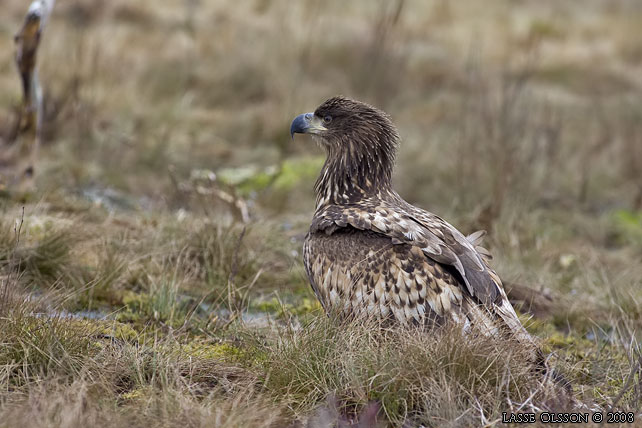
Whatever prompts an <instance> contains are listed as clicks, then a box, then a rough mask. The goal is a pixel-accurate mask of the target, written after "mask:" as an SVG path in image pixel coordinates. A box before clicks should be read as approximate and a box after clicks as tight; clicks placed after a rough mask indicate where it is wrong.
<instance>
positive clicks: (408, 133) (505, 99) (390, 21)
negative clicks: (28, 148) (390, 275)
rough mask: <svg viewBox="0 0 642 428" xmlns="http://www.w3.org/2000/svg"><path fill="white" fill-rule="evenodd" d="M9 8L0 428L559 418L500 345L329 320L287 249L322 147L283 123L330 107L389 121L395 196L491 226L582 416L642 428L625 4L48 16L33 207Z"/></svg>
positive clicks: (531, 322)
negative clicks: (615, 416)
mask: <svg viewBox="0 0 642 428" xmlns="http://www.w3.org/2000/svg"><path fill="white" fill-rule="evenodd" d="M27 7H28V2H26V1H23V0H0V9H1V10H2V13H1V14H0V168H1V170H2V174H3V177H4V178H3V183H4V186H3V190H2V192H3V193H2V196H1V198H0V212H1V217H0V220H1V221H0V281H1V283H0V343H1V345H0V427H13V426H30V427H49V426H58V427H84V426H114V427H115V426H123V425H126V426H159V427H165V426H166V427H172V426H190V427H192V426H193V427H200V426H203V427H205V426H217V427H219V426H226V427H228V426H229V427H234V426H243V427H282V426H293V427H294V426H310V427H329V426H333V425H332V424H333V423H340V424H343V425H337V426H349V424H351V423H352V424H355V425H354V426H372V425H373V424H374V422H373V421H374V418H375V415H376V414H378V421H379V424H380V425H381V426H387V425H388V424H389V425H390V426H406V427H411V426H420V425H423V426H435V427H437V426H439V427H444V426H482V425H483V426H495V425H501V412H503V411H517V410H521V411H526V410H528V411H533V410H541V409H547V408H555V405H554V403H552V402H551V401H550V400H548V401H547V400H546V398H545V394H544V392H542V390H541V389H542V388H541V386H542V385H541V384H540V383H539V381H538V379H537V377H536V376H534V375H533V373H531V372H530V371H529V369H528V367H526V366H525V365H524V363H523V359H521V358H520V355H519V350H516V349H511V347H510V346H508V345H506V344H502V343H488V342H487V341H482V340H477V339H474V338H472V339H466V340H462V339H461V337H459V335H458V334H457V333H456V332H455V334H452V333H450V332H448V331H442V332H435V333H434V335H432V336H426V335H424V336H420V335H416V334H412V333H409V332H396V333H394V334H392V335H385V334H384V335H383V336H381V335H379V334H378V333H376V332H375V331H374V329H372V328H368V326H367V325H366V326H363V325H351V326H342V325H340V324H338V322H337V321H334V320H332V319H327V318H326V317H325V316H324V315H323V314H322V311H321V310H320V308H319V305H318V303H317V302H316V299H315V298H314V295H313V293H312V292H311V290H310V288H309V286H308V283H307V279H306V278H305V274H304V271H303V268H302V264H301V245H302V239H303V237H304V235H305V233H306V230H307V226H308V224H309V219H310V217H311V214H312V212H313V209H314V194H313V189H312V188H313V183H314V180H315V179H316V175H317V173H318V171H319V169H320V167H321V164H322V162H323V154H322V152H321V150H320V149H319V148H318V147H316V146H315V145H314V144H313V143H312V142H311V141H310V140H309V139H308V138H305V137H297V139H296V140H294V141H292V140H291V139H290V136H289V133H288V129H289V124H290V121H291V119H292V118H293V117H294V116H295V115H297V114H299V113H301V112H306V111H311V110H313V109H314V108H315V107H316V106H317V105H319V104H320V103H321V102H322V101H323V100H325V99H326V98H328V97H330V96H333V95H336V94H344V95H347V96H350V97H353V98H357V99H360V100H364V101H367V102H369V103H371V104H374V105H377V106H379V107H380V108H382V109H383V110H385V111H386V112H388V113H389V114H390V115H391V116H392V118H393V120H394V122H395V123H396V124H397V126H398V128H399V130H400V134H401V136H402V139H403V142H402V146H401V149H400V153H399V156H398V168H397V170H396V173H395V185H396V187H397V189H398V191H399V192H400V193H401V195H402V196H404V197H405V198H406V199H407V200H408V201H410V202H411V203H413V204H416V205H419V206H422V207H424V208H426V209H428V210H430V211H432V212H434V213H436V214H438V215H440V216H442V217H444V218H446V219H448V220H449V221H450V222H451V223H453V224H454V225H456V226H457V227H458V228H459V229H460V230H462V231H463V232H465V233H470V232H473V231H475V230H477V229H479V228H484V229H487V230H488V231H489V235H488V237H487V238H486V242H485V246H487V247H488V248H489V249H490V250H491V252H492V253H493V254H494V257H495V258H494V266H495V267H496V269H497V270H498V272H499V273H500V275H501V276H502V278H503V279H504V281H505V282H506V287H507V289H508V290H510V296H511V299H512V300H513V302H514V303H515V305H516V307H517V308H518V309H519V311H520V313H521V314H522V315H523V319H524V322H525V323H526V324H527V325H528V328H529V330H530V331H532V332H533V333H534V334H536V335H537V336H538V337H540V338H541V339H542V344H543V346H544V348H545V349H546V350H547V351H551V352H553V354H552V360H551V361H552V363H553V364H554V365H556V366H557V367H558V368H559V370H560V371H561V372H563V373H564V374H565V376H566V377H567V378H568V379H569V380H570V381H571V382H572V383H573V389H574V394H575V396H576V398H577V399H578V400H579V401H581V402H582V403H584V405H585V406H586V408H585V409H588V408H592V409H602V410H607V409H611V408H615V409H620V410H624V411H629V412H634V414H635V419H636V424H639V425H640V426H642V422H639V421H640V420H642V419H641V418H642V414H639V412H640V406H641V403H642V401H641V400H642V378H641V374H642V372H641V370H642V369H641V366H640V363H641V362H642V353H641V352H640V345H639V343H638V341H639V338H640V328H641V327H642V29H641V27H640V22H642V3H641V2H640V1H636V0H612V1H597V0H582V1H579V0H569V1H565V2H560V1H557V0H543V1H537V2H535V1H523V0H520V1H508V0H496V1H492V2H489V1H485V2H476V1H472V0H465V1H457V2H449V1H446V0H432V1H419V0H395V1H382V0H381V1H365V0H364V1H350V2H344V1H325V2H318V1H297V2H292V1H286V0H252V1H243V2H227V1H222V0H218V1H217V0H207V1H206V0H181V1H179V0H166V1H162V2H160V1H151V0H139V1H136V2H131V1H128V0H110V1H106V0H59V1H58V2H57V3H56V6H55V9H54V11H53V14H52V16H51V19H50V21H49V23H48V25H47V27H46V29H45V33H44V36H43V39H42V41H41V46H40V51H39V58H38V61H39V65H40V79H41V84H42V86H43V88H44V95H45V96H44V101H45V112H44V125H43V126H44V130H43V141H44V144H43V146H42V147H41V150H40V152H39V158H38V163H37V165H36V181H35V187H33V188H32V189H28V190H24V189H22V190H18V189H16V188H14V186H11V183H10V182H11V179H10V177H11V173H12V172H11V171H12V167H13V166H14V165H15V163H16V162H17V160H16V158H15V156H13V154H14V153H16V152H17V151H16V150H15V147H16V145H19V144H21V142H20V138H15V137H16V135H15V132H14V131H15V129H16V120H17V119H16V118H17V111H18V107H19V105H20V97H21V87H20V81H19V78H18V74H17V72H16V68H15V64H14V59H13V49H14V48H13V35H14V34H15V33H16V32H17V30H18V29H19V27H20V25H21V23H22V20H23V19H24V15H25V12H26V9H27ZM585 411H587V410H585ZM358 423H360V424H361V425H356V424H358Z"/></svg>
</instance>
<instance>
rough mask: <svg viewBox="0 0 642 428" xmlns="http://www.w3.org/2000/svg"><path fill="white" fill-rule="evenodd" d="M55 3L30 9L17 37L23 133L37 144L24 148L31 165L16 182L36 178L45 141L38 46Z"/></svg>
mask: <svg viewBox="0 0 642 428" xmlns="http://www.w3.org/2000/svg"><path fill="white" fill-rule="evenodd" d="M54 3H55V0H35V1H33V2H32V3H31V5H30V6H29V9H28V11H27V14H26V16H25V19H24V23H23V25H22V27H21V28H20V30H19V31H18V32H17V33H16V35H15V37H14V42H15V45H16V54H15V60H16V65H17V67H18V72H19V74H20V79H21V81H22V91H23V107H22V111H21V115H20V119H19V122H18V126H19V133H20V134H24V133H29V134H30V135H33V141H32V142H29V143H27V144H24V146H25V149H26V151H27V156H28V159H29V160H28V162H27V165H26V167H25V168H24V169H23V170H22V171H19V172H18V174H19V175H18V176H17V177H16V180H21V179H22V178H24V177H25V176H26V177H27V178H29V177H31V176H32V175H33V169H34V164H35V161H36V157H37V152H38V147H39V146H40V143H41V139H42V121H43V105H42V90H41V88H40V82H39V80H38V67H37V64H36V62H37V61H36V59H37V54H38V46H39V45H40V40H41V38H42V34H43V29H44V27H45V25H46V23H47V21H48V19H49V16H50V15H51V11H52V10H53V7H54Z"/></svg>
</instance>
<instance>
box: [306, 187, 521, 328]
mask: <svg viewBox="0 0 642 428" xmlns="http://www.w3.org/2000/svg"><path fill="white" fill-rule="evenodd" d="M346 228H349V229H350V228H354V229H357V230H360V231H370V232H374V233H376V234H377V235H378V236H381V237H383V238H385V239H384V242H386V243H387V244H388V245H389V246H390V247H392V248H393V249H394V247H397V246H398V247H400V248H406V250H405V252H404V253H399V252H394V254H395V257H396V258H398V259H399V260H398V262H394V263H393V266H391V268H392V269H393V270H395V269H397V270H395V272H398V269H399V268H400V267H401V269H402V270H403V265H404V263H406V262H405V261H404V260H414V262H413V263H414V267H415V271H414V273H415V277H417V271H421V272H422V273H423V272H425V275H426V279H425V281H426V282H427V284H433V285H434V287H432V288H433V290H434V291H435V292H436V297H435V299H434V300H433V305H431V304H430V303H428V307H430V308H431V309H432V308H433V306H434V307H435V308H437V309H438V308H442V309H444V310H446V312H447V311H448V310H449V309H450V308H453V307H455V308H456V309H458V310H463V311H464V313H466V314H468V313H471V311H472V312H477V311H486V312H489V313H492V314H494V315H493V318H494V319H495V320H497V318H499V319H501V320H503V321H504V322H503V324H505V325H506V326H508V327H509V329H510V330H511V331H513V332H514V333H517V334H519V335H522V336H524V337H525V338H530V335H528V333H526V331H525V330H524V328H523V327H522V325H521V322H520V321H519V319H518V317H517V314H516V313H515V311H514V309H513V307H512V305H511V304H510V302H509V301H508V299H507V297H506V294H505V292H504V290H503V287H502V285H501V280H500V279H499V277H498V275H497V274H496V273H495V272H494V271H493V270H492V269H490V267H489V266H488V265H487V262H486V260H485V259H486V258H487V255H486V254H480V252H478V251H477V249H476V246H477V244H478V241H479V240H480V238H481V236H480V235H479V234H473V235H471V239H470V240H469V239H467V238H466V237H465V236H464V235H462V234H461V233H460V232H459V231H458V230H457V229H455V228H454V227H453V226H451V225H450V224H449V223H447V222H446V221H444V220H443V219H441V218H439V217H438V216H436V215H434V214H431V213H429V212H427V211H424V210H421V209H419V208H416V207H414V206H412V205H410V204H408V203H406V202H405V201H403V200H402V199H401V198H398V197H397V198H395V199H393V200H392V201H386V200H382V199H379V198H378V200H377V201H376V203H374V202H373V203H369V201H361V202H360V203H359V204H358V205H347V206H340V205H330V206H326V207H324V208H323V209H322V210H320V211H318V212H317V213H315V218H314V219H313V222H312V225H311V229H310V233H311V236H315V234H317V235H321V234H326V235H328V236H331V235H334V234H336V233H342V230H345V229H346ZM365 244H366V243H359V242H356V241H355V242H353V243H352V245H348V247H350V248H352V249H353V250H356V248H358V247H359V245H365ZM366 248H368V247H366ZM310 250H312V248H310V249H308V251H310ZM317 251H318V250H317ZM317 251H310V256H311V257H310V259H309V261H308V260H306V267H307V268H308V275H309V276H310V279H311V282H313V281H312V279H313V277H315V278H317V280H316V281H317V283H316V287H317V288H318V289H319V291H317V290H315V291H317V295H319V294H320V293H321V294H322V293H323V292H326V291H325V287H324V285H323V284H334V283H336V282H335V281H333V280H332V277H331V276H330V277H328V278H326V277H323V278H319V276H318V275H317V272H316V270H317V269H320V267H319V266H321V265H322V264H323V263H324V261H323V260H320V259H319V260H313V259H314V258H315V257H314V255H315V254H316V255H317V257H318V256H319V254H320V253H318V252H317ZM382 251H383V250H382ZM386 254H387V255H388V256H391V255H392V253H391V254H388V253H386ZM418 255H421V256H422V257H423V259H422V260H423V261H422V263H419V260H420V259H418V258H417V256H418ZM325 257H326V258H327V259H326V260H325V263H326V264H325V266H326V267H328V266H330V265H332V263H333V261H332V256H330V255H328V256H325ZM322 258H323V257H322ZM348 260H352V261H353V262H354V259H348ZM377 260H378V262H379V263H385V261H383V259H381V258H379V257H378V258H377ZM393 260H394V258H393ZM328 262H329V264H327V263H328ZM308 263H310V266H307V265H308ZM315 263H316V264H315ZM394 266H396V268H395V267H394ZM322 271H325V272H326V274H327V270H323V269H322ZM355 274H356V275H358V274H359V270H358V269H357V271H356V272H351V273H350V275H351V279H350V281H347V282H345V280H344V281H343V283H344V284H348V283H354V279H353V278H354V275H355ZM364 274H365V273H364ZM331 275H332V274H331ZM442 278H448V279H447V280H446V284H448V286H447V287H445V286H443V285H444V284H440V283H439V280H442ZM326 279H327V281H326ZM393 279H395V278H386V279H385V281H391V280H393ZM396 279H397V280H398V278H396ZM409 281H410V282H411V283H412V280H409ZM397 282H398V281H397ZM404 282H405V279H404ZM422 286H423V284H422ZM314 287H315V285H314V284H313V288H314ZM401 290H402V289H401V288H400V291H401ZM410 292H411V293H412V287H410ZM406 293H408V290H406ZM442 293H445V294H444V295H445V296H448V299H446V298H445V297H442V295H441V294H442ZM427 296H428V290H427ZM459 296H461V298H460V297H459ZM324 297H325V296H324ZM328 297H331V296H328ZM320 299H321V297H320ZM331 300H332V299H331V298H329V299H326V301H331ZM429 301H430V299H429ZM447 301H450V302H451V305H448V304H447V303H446V302H447ZM409 302H410V301H409ZM438 302H441V303H446V304H445V305H444V304H441V305H439V304H438ZM452 303H455V305H454V306H453V305H452ZM350 304H352V303H350ZM433 312H435V313H436V314H437V315H439V314H440V311H439V310H434V309H433ZM456 313H457V311H455V315H453V317H455V318H457V316H458V315H457V314H456ZM476 315H480V314H479V313H478V314H476ZM440 316H441V315H440ZM474 318H475V322H476V323H480V320H481V319H486V318H487V317H482V316H475V317H474ZM484 323H486V322H484ZM491 330H492V328H491Z"/></svg>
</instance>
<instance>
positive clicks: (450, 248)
mask: <svg viewBox="0 0 642 428" xmlns="http://www.w3.org/2000/svg"><path fill="white" fill-rule="evenodd" d="M290 132H291V134H292V136H294V134H295V133H304V134H312V136H313V138H314V139H315V140H316V141H317V142H318V143H319V144H320V145H321V146H322V147H323V148H324V149H325V151H326V153H327V159H326V162H325V164H324V166H323V169H322V171H321V175H320V176H319V179H318V180H317V182H316V185H315V190H316V196H317V197H316V211H315V213H314V218H313V220H312V225H311V226H310V231H309V233H308V235H307V237H306V239H305V244H304V263H305V269H306V272H307V275H308V278H309V279H310V283H311V285H312V288H313V290H314V292H315V294H316V295H317V297H318V298H319V300H320V301H321V304H322V305H323V307H324V309H325V310H326V311H331V310H337V309H338V310H339V311H340V312H344V313H346V314H347V315H349V316H354V315H359V314H368V315H372V316H375V317H377V318H381V319H384V320H393V321H397V322H399V323H401V324H416V325H435V324H436V325H440V324H444V323H446V322H448V321H449V320H451V321H454V322H456V323H457V324H459V325H461V326H462V327H464V328H465V329H467V330H468V329H473V330H480V331H481V332H483V333H485V334H498V333H500V332H501V331H504V332H512V333H514V334H516V335H517V336H518V337H519V338H522V339H526V340H527V341H529V342H530V341H531V338H530V336H529V335H528V333H527V332H526V331H525V330H524V328H523V327H522V324H521V323H520V321H519V319H518V317H517V315H516V314H515V311H514V309H513V307H512V306H511V304H510V302H509V301H508V299H507V298H506V293H505V292H504V289H503V287H502V283H501V280H500V279H499V277H498V276H497V274H496V273H495V272H494V271H493V270H492V269H491V268H490V267H489V266H488V264H487V258H486V257H485V256H486V254H484V251H483V250H482V249H479V248H478V247H476V241H477V239H478V238H479V237H480V234H475V236H471V237H468V238H467V237H465V236H464V235H462V234H461V233H460V232H459V231H458V230H457V229H455V228H454V227H453V226H451V225H450V224H448V223H447V222H446V221H444V220H442V219H441V218H439V217H438V216H436V215H435V214H432V213H430V212H428V211H425V210H422V209H421V208H417V207H415V206H413V205H410V204H409V203H408V202H406V201H404V200H403V199H402V198H401V197H400V196H399V195H398V194H397V192H395V191H394V190H393V189H392V187H391V175H392V169H393V166H394V162H395V153H396V150H397V145H398V140H399V135H398V133H397V130H396V129H395V126H394V125H393V124H392V122H391V120H390V118H389V117H388V115H386V114H385V113H384V112H382V111H381V110H378V109H377V108H375V107H372V106H370V105H368V104H365V103H362V102H359V101H355V100H351V99H348V98H344V97H334V98H330V99H329V100H327V101H325V102H324V103H323V104H321V106H319V107H318V108H317V109H316V111H314V112H313V113H305V114H301V115H299V116H297V117H296V118H295V119H294V121H293V122H292V125H291V127H290Z"/></svg>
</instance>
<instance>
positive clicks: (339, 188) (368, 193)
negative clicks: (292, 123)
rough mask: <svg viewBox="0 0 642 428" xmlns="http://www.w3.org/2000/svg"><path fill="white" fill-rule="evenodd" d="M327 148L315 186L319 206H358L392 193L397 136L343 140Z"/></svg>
mask: <svg viewBox="0 0 642 428" xmlns="http://www.w3.org/2000/svg"><path fill="white" fill-rule="evenodd" d="M325 148H326V152H327V158H326V161H325V164H324V165H323V169H322V170H321V174H320V175H319V178H318V180H317V182H316V184H315V191H316V194H317V207H320V206H323V205H329V204H349V203H356V202H358V201H360V200H363V199H366V198H369V197H372V196H373V195H376V194H381V192H385V191H388V190H391V179H392V169H393V166H394V161H395V151H396V133H392V134H390V135H389V134H387V133H384V134H383V135H370V136H366V137H361V138H359V137H357V138H355V137H353V138H350V139H348V138H342V139H340V140H338V141H332V142H329V143H328V144H326V145H325Z"/></svg>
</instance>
